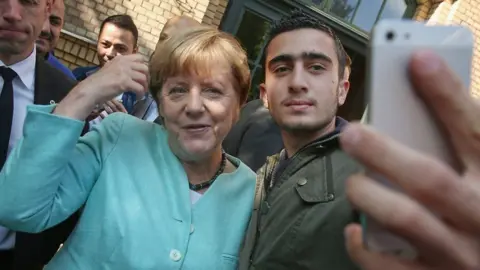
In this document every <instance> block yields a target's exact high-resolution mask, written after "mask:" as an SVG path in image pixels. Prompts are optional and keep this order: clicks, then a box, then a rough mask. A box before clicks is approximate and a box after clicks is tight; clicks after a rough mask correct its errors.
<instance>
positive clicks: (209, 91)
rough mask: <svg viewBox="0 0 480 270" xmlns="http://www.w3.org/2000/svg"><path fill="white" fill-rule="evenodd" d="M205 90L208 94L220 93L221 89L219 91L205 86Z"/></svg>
mask: <svg viewBox="0 0 480 270" xmlns="http://www.w3.org/2000/svg"><path fill="white" fill-rule="evenodd" d="M205 92H207V93H209V94H217V95H220V94H222V91H220V90H219V89H217V88H207V89H205Z"/></svg>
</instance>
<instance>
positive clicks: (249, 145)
mask: <svg viewBox="0 0 480 270" xmlns="http://www.w3.org/2000/svg"><path fill="white" fill-rule="evenodd" d="M223 148H224V149H225V152H227V153H228V154H230V155H232V156H234V157H238V158H239V159H240V160H241V161H242V162H243V163H245V164H246V165H247V166H249V167H250V169H252V170H253V171H257V170H258V169H260V167H262V166H263V164H265V161H266V159H267V157H268V156H271V155H274V154H277V153H279V152H280V151H281V150H282V149H283V141H282V137H281V134H280V128H279V127H278V126H277V124H276V123H275V122H274V121H273V118H272V116H271V115H270V112H269V111H268V109H267V108H265V107H264V106H263V103H262V101H261V100H259V99H257V100H253V101H250V102H248V103H247V104H246V105H245V106H244V107H243V108H242V111H241V113H240V119H239V120H238V122H237V123H236V124H235V125H234V126H233V127H232V130H231V131H230V133H229V134H228V136H227V137H226V138H225V140H224V141H223Z"/></svg>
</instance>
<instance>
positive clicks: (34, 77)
mask: <svg viewBox="0 0 480 270" xmlns="http://www.w3.org/2000/svg"><path fill="white" fill-rule="evenodd" d="M52 1H53V0H36V1H35V3H32V2H31V1H23V0H3V1H1V2H0V131H1V132H0V168H2V167H3V165H4V163H5V160H6V158H7V156H8V154H9V152H10V151H11V149H12V148H13V147H14V145H15V144H16V143H17V141H18V140H19V139H20V138H21V136H22V129H23V121H24V119H25V115H26V112H27V106H28V105H29V104H32V103H35V104H53V103H57V102H59V101H60V100H61V99H62V98H63V97H64V96H65V95H66V94H67V93H68V91H69V90H70V89H71V88H73V86H74V82H73V81H72V80H70V79H69V78H68V77H67V76H66V75H65V74H63V73H62V72H61V71H59V70H58V69H56V68H54V67H52V66H51V65H49V64H48V63H46V62H45V61H44V59H43V57H42V56H39V55H37V52H36V49H35V40H36V39H37V37H38V35H39V34H40V31H41V30H42V25H43V23H44V21H45V20H46V18H47V16H48V15H49V12H50V8H51V5H52V3H53V2H52ZM33 180H34V179H32V181H33ZM19 203H21V202H19ZM75 218H76V217H75V216H72V217H71V218H70V219H69V220H67V221H66V222H64V223H62V224H60V225H58V226H57V227H55V228H52V229H50V230H48V231H45V232H43V233H41V234H26V233H22V232H13V231H10V230H9V229H8V228H5V227H1V226H0V269H2V270H10V269H15V270H17V269H18V270H20V269H21V270H37V269H38V270H40V269H43V266H44V265H45V264H46V263H47V262H48V261H49V260H50V259H51V257H52V256H53V255H54V254H55V252H56V251H57V249H58V247H59V245H60V243H62V242H63V241H64V240H65V238H66V237H67V236H68V234H69V232H70V230H71V229H72V228H73V226H74V224H75Z"/></svg>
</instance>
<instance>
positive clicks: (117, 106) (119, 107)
mask: <svg viewBox="0 0 480 270" xmlns="http://www.w3.org/2000/svg"><path fill="white" fill-rule="evenodd" d="M110 102H111V103H112V104H113V106H114V107H113V109H114V110H115V111H117V112H123V113H128V112H127V110H126V109H125V106H123V103H122V102H120V101H118V100H116V99H113V100H111V101H110Z"/></svg>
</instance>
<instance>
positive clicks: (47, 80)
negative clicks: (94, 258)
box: [0, 56, 78, 270]
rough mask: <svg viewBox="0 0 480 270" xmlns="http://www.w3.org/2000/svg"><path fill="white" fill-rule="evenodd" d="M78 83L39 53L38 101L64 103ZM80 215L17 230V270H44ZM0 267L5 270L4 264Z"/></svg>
mask: <svg viewBox="0 0 480 270" xmlns="http://www.w3.org/2000/svg"><path fill="white" fill-rule="evenodd" d="M74 86H75V82H74V81H72V80H71V79H70V78H68V77H67V76H66V75H65V74H63V73H62V72H61V71H59V70H58V69H56V68H54V67H52V66H51V65H50V64H48V63H46V62H45V60H44V59H43V57H40V56H38V57H37V60H36V66H35V94H34V103H35V104H44V105H47V104H51V103H53V102H55V103H58V102H60V101H61V100H62V99H63V98H64V97H65V96H66V95H67V93H68V92H69V91H70V90H71V89H72V88H73V87H74ZM77 219H78V218H77V214H74V215H72V216H71V217H70V218H69V219H67V220H66V221H64V222H63V223H61V224H59V225H57V226H55V227H53V228H51V229H49V230H46V231H44V232H42V233H39V234H29V233H22V232H17V234H16V243H15V250H14V253H15V259H14V269H15V270H37V269H38V270H41V269H43V266H44V265H45V264H46V263H48V262H49V261H50V259H51V258H52V257H53V255H55V253H56V251H57V250H58V247H59V245H60V244H61V243H63V242H64V241H65V240H66V238H67V237H68V235H69V234H70V232H71V231H72V229H73V228H74V226H75V224H76V222H77ZM0 269H2V268H1V267H0Z"/></svg>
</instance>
